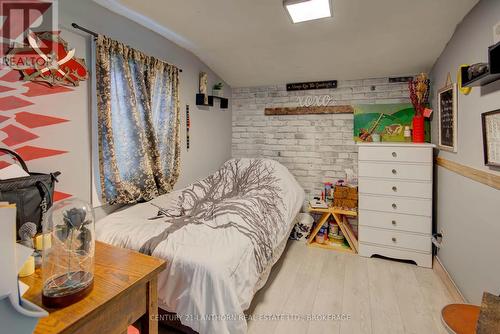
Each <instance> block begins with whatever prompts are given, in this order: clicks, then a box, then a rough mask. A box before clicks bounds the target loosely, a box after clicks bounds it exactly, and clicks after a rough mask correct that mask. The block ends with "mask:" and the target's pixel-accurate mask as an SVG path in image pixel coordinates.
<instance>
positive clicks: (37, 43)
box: [6, 31, 88, 86]
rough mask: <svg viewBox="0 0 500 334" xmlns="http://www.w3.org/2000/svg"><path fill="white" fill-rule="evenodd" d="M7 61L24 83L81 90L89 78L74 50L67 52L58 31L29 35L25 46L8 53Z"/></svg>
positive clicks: (83, 64)
mask: <svg viewBox="0 0 500 334" xmlns="http://www.w3.org/2000/svg"><path fill="white" fill-rule="evenodd" d="M6 61H7V64H8V65H9V66H10V67H11V68H13V69H15V70H18V71H20V72H21V73H22V75H23V80H25V81H35V82H42V83H46V84H49V85H50V86H56V85H64V86H78V84H79V82H80V81H82V80H86V79H87V78H88V71H87V67H86V65H85V61H84V60H83V59H80V58H76V57H75V49H71V50H68V43H66V41H64V40H63V39H62V38H61V36H60V32H59V31H57V32H50V31H49V32H38V33H31V34H29V35H28V37H27V40H26V43H25V45H22V46H20V47H19V46H16V47H14V48H12V49H11V50H10V51H9V52H8V54H7V56H6Z"/></svg>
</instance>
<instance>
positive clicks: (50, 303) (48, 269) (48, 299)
mask: <svg viewBox="0 0 500 334" xmlns="http://www.w3.org/2000/svg"><path fill="white" fill-rule="evenodd" d="M42 229H43V234H44V238H43V250H42V280H43V290H42V303H43V304H44V305H45V306H46V307H50V308H59V307H64V306H67V305H70V304H72V303H75V302H77V301H79V300H81V299H83V298H84V297H85V296H87V295H88V294H89V293H90V292H91V291H92V288H93V284H94V254H95V230H94V210H93V209H92V207H91V206H90V204H89V203H86V202H84V201H82V200H79V199H76V198H72V199H67V200H64V201H60V202H57V203H54V205H53V206H52V207H51V208H50V209H49V210H48V211H47V214H46V216H45V219H44V221H43V226H42Z"/></svg>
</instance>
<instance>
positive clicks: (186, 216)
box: [96, 159, 304, 334]
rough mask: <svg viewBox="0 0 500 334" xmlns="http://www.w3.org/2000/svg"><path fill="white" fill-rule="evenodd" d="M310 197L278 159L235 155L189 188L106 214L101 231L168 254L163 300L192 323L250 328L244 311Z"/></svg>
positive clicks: (210, 329) (216, 328) (213, 328)
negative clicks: (305, 195)
mask: <svg viewBox="0 0 500 334" xmlns="http://www.w3.org/2000/svg"><path fill="white" fill-rule="evenodd" d="M303 201H304V192H303V190H302V188H301V187H300V186H299V184H298V183H297V181H296V180H295V178H294V177H293V176H292V175H291V174H290V172H289V171H288V170H287V169H286V168H285V167H284V166H283V165H281V164H279V163H278V162H276V161H273V160H267V159H232V160H229V161H227V162H226V163H225V164H224V165H223V166H222V167H221V168H220V169H219V170H218V171H216V172H215V173H213V174H212V175H210V176H208V177H206V178H205V179H203V180H201V181H199V182H196V183H194V184H192V185H190V186H188V187H186V188H184V189H181V190H177V191H174V192H171V193H169V194H167V195H163V196H160V197H157V198H156V199H154V200H152V201H151V202H148V203H141V204H137V205H134V206H132V207H128V208H126V209H123V210H120V211H118V212H115V213H113V214H111V215H109V216H107V217H105V218H104V219H102V220H101V221H99V222H98V223H97V225H96V233H97V238H98V240H100V241H103V242H107V243H111V244H113V245H116V246H120V247H126V248H130V249H135V250H138V251H140V252H142V253H145V254H148V255H152V256H156V257H159V258H162V259H165V260H166V261H167V269H166V270H165V271H164V272H163V273H161V275H160V277H159V282H158V286H159V294H158V297H159V304H160V306H161V307H162V308H163V309H166V310H167V311H170V312H175V313H176V314H177V315H178V316H179V319H180V320H181V322H182V323H183V324H184V325H187V326H189V327H191V328H193V329H194V330H196V331H197V332H199V333H200V334H205V333H210V334H212V333H214V334H215V333H217V334H223V333H231V334H238V333H246V329H247V325H246V320H245V317H244V314H243V311H244V310H246V309H247V308H248V307H249V306H250V303H251V301H252V298H253V295H254V293H255V290H256V285H257V282H258V281H259V277H261V275H262V274H263V273H264V272H265V271H266V269H268V268H269V266H272V265H273V264H274V263H273V259H274V258H275V257H276V255H279V254H275V251H276V249H277V248H278V246H279V245H280V244H281V243H282V242H283V241H284V240H286V239H287V238H288V234H289V231H290V229H291V225H292V224H293V220H294V218H295V216H296V214H297V213H298V212H299V210H300V208H301V206H302V204H303Z"/></svg>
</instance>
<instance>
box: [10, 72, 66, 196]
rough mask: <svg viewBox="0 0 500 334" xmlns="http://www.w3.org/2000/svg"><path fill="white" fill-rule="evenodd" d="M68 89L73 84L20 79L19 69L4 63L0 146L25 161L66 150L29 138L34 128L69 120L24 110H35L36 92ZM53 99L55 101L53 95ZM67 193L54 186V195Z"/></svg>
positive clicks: (34, 132)
mask: <svg viewBox="0 0 500 334" xmlns="http://www.w3.org/2000/svg"><path fill="white" fill-rule="evenodd" d="M72 90H73V88H69V87H62V86H58V87H48V86H45V85H42V84H39V83H33V82H23V81H22V80H21V74H20V72H19V71H15V70H12V69H11V68H9V67H6V66H5V67H3V68H2V69H0V142H1V143H2V145H1V146H3V147H8V148H10V149H12V150H14V151H16V152H17V153H19V154H20V155H21V157H22V158H23V159H24V160H25V161H32V160H36V159H44V158H47V157H51V156H56V155H61V154H66V153H68V152H67V151H65V150H60V149H55V148H53V147H50V146H49V147H44V146H36V145H33V143H32V142H33V141H34V140H35V139H37V138H39V134H38V129H40V128H44V127H50V126H53V125H55V124H59V123H64V122H69V121H70V120H69V119H65V118H61V117H58V116H57V115H50V114H47V113H44V112H42V111H27V110H33V109H35V110H36V103H37V97H39V96H43V95H55V94H64V93H67V92H71V91H72ZM54 103H57V100H56V99H54ZM0 155H1V153H0ZM6 165H8V162H7V161H0V168H3V167H5V166H6ZM28 165H29V164H28ZM70 196H71V194H68V193H65V192H62V191H59V190H56V193H55V194H54V199H55V200H61V199H64V198H67V197H70Z"/></svg>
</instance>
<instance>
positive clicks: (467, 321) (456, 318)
mask: <svg viewBox="0 0 500 334" xmlns="http://www.w3.org/2000/svg"><path fill="white" fill-rule="evenodd" d="M479 311H480V307H479V306H476V305H470V304H449V305H446V306H445V307H443V309H442V310H441V319H442V321H443V324H444V326H445V327H446V329H447V330H448V331H449V332H450V333H453V334H476V325H477V320H478V319H479Z"/></svg>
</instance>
